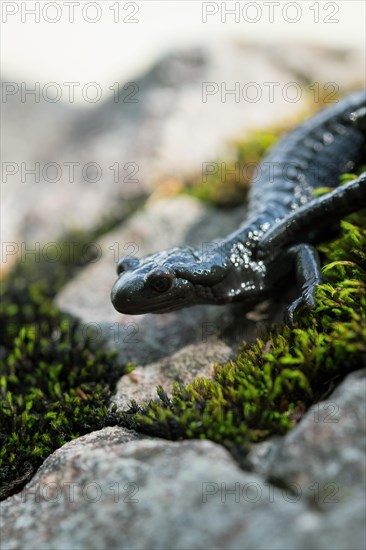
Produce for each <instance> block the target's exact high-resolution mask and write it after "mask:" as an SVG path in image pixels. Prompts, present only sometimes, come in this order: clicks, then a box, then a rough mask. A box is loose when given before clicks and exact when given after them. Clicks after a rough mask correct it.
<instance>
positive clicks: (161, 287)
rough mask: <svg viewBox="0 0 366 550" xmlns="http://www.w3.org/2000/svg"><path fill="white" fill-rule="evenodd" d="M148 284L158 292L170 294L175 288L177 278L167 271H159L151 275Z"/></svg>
mask: <svg viewBox="0 0 366 550" xmlns="http://www.w3.org/2000/svg"><path fill="white" fill-rule="evenodd" d="M146 282H147V284H148V285H149V286H150V287H151V288H152V289H153V290H155V291H156V292H160V293H162V292H168V290H170V289H171V288H173V286H174V283H175V276H174V274H173V273H171V272H169V271H166V270H165V269H159V270H155V271H153V272H152V273H150V275H149V276H148V278H147V281H146Z"/></svg>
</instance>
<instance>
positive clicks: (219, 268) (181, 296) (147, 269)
mask: <svg viewBox="0 0 366 550" xmlns="http://www.w3.org/2000/svg"><path fill="white" fill-rule="evenodd" d="M215 256H216V258H213V257H212V256H211V257H210V260H209V261H203V258H202V255H200V253H199V252H198V251H196V250H194V249H192V248H174V249H171V250H168V251H163V252H158V253H156V254H153V255H151V256H148V257H147V258H144V259H142V260H138V259H137V258H131V257H127V258H122V259H121V260H120V261H119V262H118V266H117V274H118V276H119V277H118V279H117V281H116V283H115V284H114V286H113V288H112V293H111V300H112V303H113V306H114V307H115V309H116V310H117V311H119V312H120V313H127V314H131V315H139V314H141V313H166V312H169V311H174V310H176V309H181V308H183V307H188V306H192V305H195V304H198V303H210V300H209V299H207V300H206V299H204V298H203V297H202V292H199V291H198V286H199V287H200V288H201V290H202V286H201V285H202V283H204V284H206V285H207V286H208V287H210V286H212V285H214V284H216V283H217V282H219V281H220V280H221V279H222V278H223V277H224V276H225V274H226V269H225V265H223V263H222V261H221V259H220V256H219V254H216V255H215ZM203 294H205V293H203Z"/></svg>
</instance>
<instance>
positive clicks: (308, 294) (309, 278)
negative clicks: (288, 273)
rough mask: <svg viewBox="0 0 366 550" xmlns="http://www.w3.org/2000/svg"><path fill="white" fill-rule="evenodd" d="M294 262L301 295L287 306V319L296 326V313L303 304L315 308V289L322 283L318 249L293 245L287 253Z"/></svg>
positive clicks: (304, 245) (305, 245) (306, 245)
mask: <svg viewBox="0 0 366 550" xmlns="http://www.w3.org/2000/svg"><path fill="white" fill-rule="evenodd" d="M285 255H286V256H290V259H291V260H292V261H293V262H294V264H295V266H294V267H295V268H296V281H297V284H298V287H299V289H301V290H300V291H301V296H300V297H299V298H297V299H296V300H295V301H294V302H293V303H292V304H290V305H289V306H288V308H287V311H286V314H285V321H286V322H287V323H288V324H289V325H290V326H294V313H295V311H296V310H297V309H298V308H299V307H301V306H304V305H305V306H307V307H310V308H313V307H314V306H315V297H314V296H315V290H316V287H317V286H318V285H319V284H321V282H322V277H321V268H320V261H319V256H318V253H317V251H316V250H315V248H314V247H312V246H310V245H308V244H298V245H296V246H293V247H291V248H290V249H289V250H288V251H287V252H286V253H285Z"/></svg>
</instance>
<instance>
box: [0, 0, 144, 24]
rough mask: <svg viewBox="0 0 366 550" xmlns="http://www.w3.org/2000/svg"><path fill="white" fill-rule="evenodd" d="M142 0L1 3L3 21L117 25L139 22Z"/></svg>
mask: <svg viewBox="0 0 366 550" xmlns="http://www.w3.org/2000/svg"><path fill="white" fill-rule="evenodd" d="M141 6H142V4H141V3H140V2H123V1H119V0H114V1H112V2H109V1H104V0H103V1H100V2H85V1H84V0H81V1H80V2H78V1H66V2H44V1H42V2H30V1H26V2H1V21H2V23H8V22H10V21H17V22H20V23H25V24H26V23H49V24H51V25H55V24H57V23H60V22H63V23H64V22H67V23H78V22H85V23H88V24H90V25H95V24H97V23H99V22H106V21H108V22H113V23H116V24H137V23H139V22H140V16H141Z"/></svg>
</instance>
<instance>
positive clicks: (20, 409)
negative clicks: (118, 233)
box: [0, 219, 129, 497]
mask: <svg viewBox="0 0 366 550" xmlns="http://www.w3.org/2000/svg"><path fill="white" fill-rule="evenodd" d="M115 222H116V220H112V219H109V220H106V221H105V222H103V223H102V224H101V225H100V226H99V227H98V228H97V229H96V230H95V231H93V232H82V231H70V232H69V233H68V234H67V235H64V238H63V239H62V240H61V242H60V243H59V244H58V249H59V251H60V253H59V259H58V261H57V262H50V261H49V260H48V259H47V257H44V256H42V255H39V256H30V255H29V256H27V257H26V261H20V262H18V264H17V265H16V267H15V269H14V270H13V271H12V272H11V273H10V274H9V275H8V277H7V278H6V280H5V281H3V283H2V288H1V306H0V322H1V326H2V327H3V329H2V331H1V334H0V399H1V401H2V406H1V409H0V424H1V431H0V448H1V451H0V484H1V489H0V496H1V497H6V496H8V495H9V494H11V493H13V492H15V491H16V490H19V488H21V487H22V486H23V485H24V484H25V483H26V481H27V480H29V479H30V477H31V476H32V474H33V473H34V472H35V470H36V469H37V468H38V467H39V465H40V464H41V463H42V462H43V460H44V459H45V458H46V457H47V456H48V455H49V454H50V453H51V452H52V451H54V450H55V449H57V448H58V447H60V446H61V445H63V444H64V443H66V442H67V441H69V440H70V439H73V438H75V437H78V436H80V435H82V434H84V433H87V432H90V431H92V430H95V429H99V428H102V427H104V426H106V425H110V424H115V423H116V418H115V415H114V413H113V412H110V411H108V409H107V405H108V402H109V398H110V395H111V391H112V389H113V388H114V385H115V382H116V381H117V380H118V378H119V377H120V376H121V375H122V374H123V373H124V372H126V371H127V370H129V367H128V366H127V367H125V368H123V367H122V366H121V365H120V364H119V362H118V361H117V357H116V354H115V353H111V352H107V351H105V350H103V348H102V346H101V342H100V341H99V342H94V341H93V336H95V335H93V334H88V331H86V330H80V326H79V324H78V323H77V321H76V320H75V319H73V318H72V317H70V316H68V315H65V314H63V313H61V312H60V311H59V310H58V309H57V308H56V307H55V306H54V305H53V298H54V296H55V294H56V293H57V291H58V290H59V289H60V288H61V287H62V286H63V285H64V284H65V283H66V282H67V281H69V280H70V278H71V277H72V276H73V275H75V274H76V273H77V271H78V270H79V269H80V268H82V267H83V266H85V265H86V264H87V263H88V262H90V261H92V260H93V259H95V256H94V253H95V252H96V249H95V247H90V246H89V244H90V243H92V242H94V241H95V239H96V238H97V237H98V235H99V234H101V233H104V232H105V231H106V230H108V229H110V227H112V226H113V225H115ZM68 243H75V245H74V246H73V247H72V248H70V245H69V244H68ZM70 250H72V254H70ZM93 252H94V253H93ZM83 328H85V327H83Z"/></svg>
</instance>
